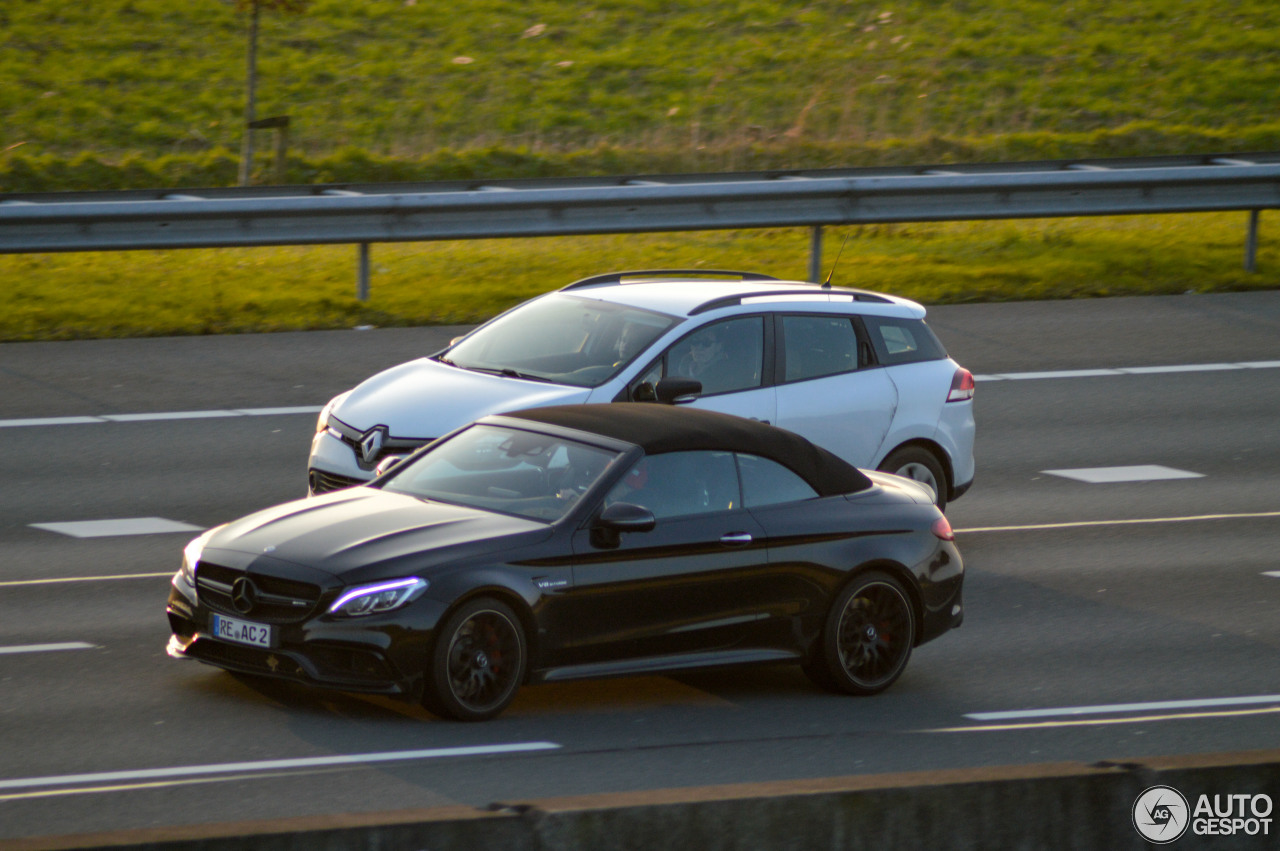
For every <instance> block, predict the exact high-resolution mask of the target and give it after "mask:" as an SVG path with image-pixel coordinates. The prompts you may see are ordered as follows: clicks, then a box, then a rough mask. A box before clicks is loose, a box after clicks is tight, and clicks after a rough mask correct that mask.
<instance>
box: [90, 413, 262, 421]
mask: <svg viewBox="0 0 1280 851" xmlns="http://www.w3.org/2000/svg"><path fill="white" fill-rule="evenodd" d="M238 416H240V415H239V414H237V413H236V412H235V411H169V412H166V413H155V414H103V415H102V419H104V420H106V421H107V422H109V423H145V422H153V421H156V420H210V419H215V418H217V417H238Z"/></svg>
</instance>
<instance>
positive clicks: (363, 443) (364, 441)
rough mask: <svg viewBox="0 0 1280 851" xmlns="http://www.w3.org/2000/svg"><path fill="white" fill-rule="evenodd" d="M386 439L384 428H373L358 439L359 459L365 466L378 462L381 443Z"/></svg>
mask: <svg viewBox="0 0 1280 851" xmlns="http://www.w3.org/2000/svg"><path fill="white" fill-rule="evenodd" d="M386 439H387V427H386V426H374V427H373V428H371V429H369V430H368V431H366V432H365V433H364V434H363V435H362V436H361V437H360V457H361V458H362V459H363V460H364V463H366V464H372V463H373V462H374V461H377V460H378V455H379V454H380V453H381V452H382V443H383V441H385V440H386Z"/></svg>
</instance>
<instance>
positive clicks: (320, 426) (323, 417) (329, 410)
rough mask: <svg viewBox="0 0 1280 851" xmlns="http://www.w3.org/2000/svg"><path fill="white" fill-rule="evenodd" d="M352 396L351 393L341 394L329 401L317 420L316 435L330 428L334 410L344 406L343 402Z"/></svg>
mask: <svg viewBox="0 0 1280 851" xmlns="http://www.w3.org/2000/svg"><path fill="white" fill-rule="evenodd" d="M350 395H351V391H350V390H348V391H347V392H346V393H339V394H338V395H337V396H334V397H333V398H332V399H330V400H329V402H328V404H326V405H325V406H324V407H323V408H321V409H320V416H319V417H317V418H316V433H317V434H319V433H320V432H322V431H324V430H325V429H327V428H328V427H329V417H330V416H331V415H332V414H333V409H334V408H336V407H338V406H339V405H341V404H342V400H343V399H346V398H347V397H348V396H350Z"/></svg>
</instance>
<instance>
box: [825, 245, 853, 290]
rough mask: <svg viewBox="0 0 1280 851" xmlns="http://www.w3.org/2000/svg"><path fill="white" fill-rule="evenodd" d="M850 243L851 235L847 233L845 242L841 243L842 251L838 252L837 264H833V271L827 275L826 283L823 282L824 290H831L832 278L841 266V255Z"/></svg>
mask: <svg viewBox="0 0 1280 851" xmlns="http://www.w3.org/2000/svg"><path fill="white" fill-rule="evenodd" d="M848 241H849V234H848V233H846V234H845V235H844V242H841V243H840V250H839V251H837V252H836V259H835V262H834V263H832V264H831V271H830V272H828V273H827V279H826V280H825V281H823V283H822V288H823V289H824V290H829V289H831V278H832V276H834V275H835V273H836V265H837V264H839V262H840V255H841V254H844V246H845V244H846V243H847V242H848Z"/></svg>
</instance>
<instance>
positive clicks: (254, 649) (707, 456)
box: [167, 403, 964, 720]
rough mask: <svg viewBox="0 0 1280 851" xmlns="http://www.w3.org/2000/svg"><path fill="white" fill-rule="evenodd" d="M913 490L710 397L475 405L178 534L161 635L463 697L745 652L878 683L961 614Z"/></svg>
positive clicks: (933, 525)
mask: <svg viewBox="0 0 1280 851" xmlns="http://www.w3.org/2000/svg"><path fill="white" fill-rule="evenodd" d="M933 498H934V495H933V494H932V493H930V492H929V490H928V488H927V487H925V486H922V485H919V484H918V483H916V482H913V481H910V480H907V479H903V478H899V477H897V476H892V475H889V474H886V473H874V472H863V471H860V470H857V469H855V468H854V467H851V466H849V465H848V464H846V463H845V462H844V461H841V460H840V459H839V458H837V457H835V456H834V455H832V454H831V453H829V452H827V451H825V450H823V449H821V448H818V447H816V446H814V445H813V444H811V443H809V442H808V441H807V440H805V439H804V438H802V437H799V436H797V435H795V434H792V433H790V432H787V431H783V430H781V429H777V428H774V427H772V426H768V425H765V424H763V423H758V422H754V421H751V420H744V419H739V418H736V417H730V416H727V415H723V414H716V413H712V412H709V411H703V410H694V409H690V408H684V407H674V406H668V405H654V404H638V403H637V404H630V405H574V406H564V407H548V408H537V409H532V410H526V411H519V412H516V413H511V414H505V415H502V416H493V417H486V418H484V419H482V420H480V421H478V422H476V423H473V424H471V425H469V426H466V427H465V428H462V429H459V430H458V431H455V432H453V433H452V434H450V435H448V436H446V437H444V438H441V439H440V440H438V441H436V442H435V443H432V444H430V445H429V446H426V447H424V448H422V449H420V450H419V451H417V452H416V453H414V454H413V455H410V456H408V457H407V458H405V459H404V460H402V461H400V462H399V463H398V464H396V465H394V466H393V467H391V468H390V469H388V470H386V471H385V472H384V473H383V474H382V475H381V476H379V477H378V478H377V479H376V480H374V481H373V482H371V483H369V484H367V485H365V486H362V487H357V488H353V489H350V490H343V491H338V492H335V493H332V494H326V495H323V496H319V497H313V498H308V499H303V500H299V501H297V502H290V503H286V504H284V505H280V506H276V507H274V508H269V509H266V510H264V511H259V512H257V513H255V514H251V515H249V516H248V517H245V518H242V519H240V520H236V521H234V522H231V523H228V524H226V525H223V526H219V527H217V528H215V529H210V530H209V531H207V532H205V533H204V534H203V535H201V536H200V537H199V538H197V539H195V540H194V541H192V542H191V543H190V544H189V545H188V546H187V547H186V549H185V551H184V553H183V556H184V557H183V561H182V567H181V569H180V570H179V571H178V573H177V574H176V575H175V576H174V578H173V588H172V591H171V593H170V595H169V602H168V606H167V612H168V617H169V623H170V626H171V628H172V631H173V635H172V637H171V638H170V640H169V648H168V649H169V653H170V655H172V656H175V657H185V658H191V659H198V660H200V661H202V662H206V663H209V664H211V665H216V666H218V667H220V668H224V669H227V670H231V671H237V672H241V673H248V674H254V675H261V676H268V677H278V678H286V679H290V680H295V681H299V682H303V683H307V684H310V685H313V686H322V687H326V688H334V689H342V690H346V691H358V692H372V693H378V694H393V695H401V696H404V697H406V698H408V699H412V700H420V701H421V702H422V703H423V704H424V705H425V706H426V707H427V708H428V709H429V710H431V711H432V712H434V713H436V714H438V715H441V716H445V717H450V718H457V719H462V720H483V719H487V718H492V717H493V716H495V715H497V714H498V713H500V712H501V711H502V710H503V709H504V708H506V706H507V705H508V704H509V703H510V702H511V700H512V698H513V697H514V696H515V694H516V691H517V689H519V687H520V686H521V685H523V684H526V683H533V682H546V681H558V680H567V679H575V678H581V677H600V676H613V675H624V674H636V673H652V672H658V671H671V670H676V669H683V668H691V667H698V666H708V665H730V664H740V663H751V662H779V661H793V662H795V663H798V664H800V665H802V666H803V668H804V671H805V672H806V673H807V674H808V675H809V677H810V678H811V679H812V680H813V681H814V682H815V683H817V684H818V685H820V686H822V687H823V688H826V689H829V690H832V691H836V692H842V693H847V694H863V695H868V694H875V693H877V692H880V691H882V690H884V689H886V688H888V687H889V685H890V684H892V683H893V682H894V680H896V679H897V678H898V676H899V675H900V674H901V673H902V671H903V669H904V668H905V667H906V665H907V660H908V659H909V658H910V656H911V652H912V648H914V647H915V646H916V645H919V644H922V643H924V642H926V641H929V640H930V639H933V638H936V637H937V636H939V635H941V634H942V633H944V632H946V631H947V630H948V629H952V628H954V627H957V626H959V625H960V623H961V621H962V620H963V617H964V612H963V608H962V605H961V585H962V583H963V579H964V568H963V565H962V563H961V560H960V554H959V552H958V551H957V549H956V547H955V544H954V542H953V535H952V532H951V528H950V526H949V525H948V523H947V520H946V519H945V518H944V517H943V515H942V514H940V513H939V512H938V510H937V509H936V508H935V507H934V505H933Z"/></svg>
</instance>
